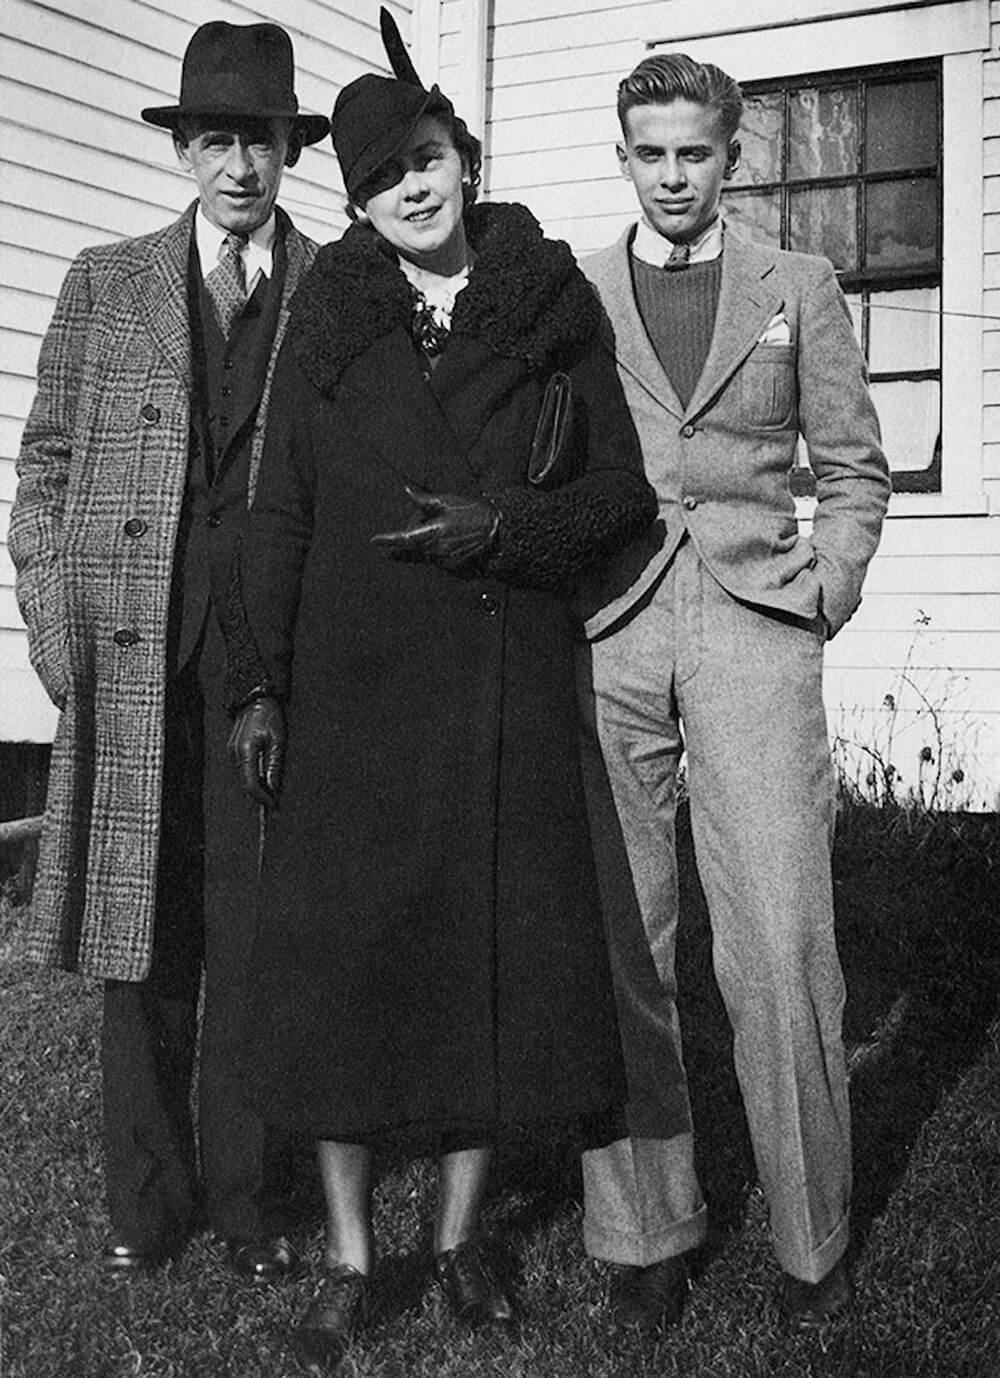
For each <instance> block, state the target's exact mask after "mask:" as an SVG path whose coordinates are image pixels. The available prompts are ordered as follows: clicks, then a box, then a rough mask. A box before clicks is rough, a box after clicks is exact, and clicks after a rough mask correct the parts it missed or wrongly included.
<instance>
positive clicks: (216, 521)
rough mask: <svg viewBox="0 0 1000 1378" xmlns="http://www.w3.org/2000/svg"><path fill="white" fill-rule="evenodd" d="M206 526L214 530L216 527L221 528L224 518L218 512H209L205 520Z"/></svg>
mask: <svg viewBox="0 0 1000 1378" xmlns="http://www.w3.org/2000/svg"><path fill="white" fill-rule="evenodd" d="M205 525H206V526H210V527H212V528H213V530H214V528H215V527H217V526H221V525H222V518H221V517H220V515H219V513H218V512H209V514H208V516H207V517H206V518H205Z"/></svg>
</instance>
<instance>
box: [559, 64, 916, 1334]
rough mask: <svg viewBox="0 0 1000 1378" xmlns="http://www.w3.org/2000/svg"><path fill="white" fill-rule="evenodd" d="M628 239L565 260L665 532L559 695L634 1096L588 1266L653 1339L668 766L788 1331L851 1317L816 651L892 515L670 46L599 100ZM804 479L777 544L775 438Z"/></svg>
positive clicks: (842, 377)
mask: <svg viewBox="0 0 1000 1378" xmlns="http://www.w3.org/2000/svg"><path fill="white" fill-rule="evenodd" d="M618 109H619V117H620V120H621V126H622V136H623V137H622V142H621V143H620V144H619V145H618V158H619V161H620V164H621V169H622V172H623V174H624V176H625V177H626V178H628V180H629V181H630V182H632V184H633V186H634V187H635V191H636V195H637V197H638V200H639V205H640V208H641V211H642V217H641V219H640V221H639V223H638V225H636V226H633V227H632V228H630V229H629V230H628V231H627V232H626V233H625V234H624V235H623V236H622V238H621V239H620V240H619V241H618V243H617V244H615V245H613V246H612V247H611V248H609V249H606V250H604V251H603V252H601V253H599V254H596V255H595V256H593V257H592V258H590V259H589V260H588V261H586V262H585V263H584V265H583V267H584V271H585V272H586V273H587V274H588V276H589V277H590V278H591V280H592V281H593V282H594V284H595V285H596V287H597V288H598V290H599V292H600V295H601V298H602V300H603V303H604V306H605V309H606V311H607V314H608V317H609V321H610V334H609V348H611V349H613V351H614V353H615V357H616V359H617V362H618V368H619V372H620V375H621V379H622V382H623V384H624V387H625V392H626V396H627V398H628V400H629V404H630V407H631V410H632V415H633V418H634V420H635V423H636V426H637V428H638V431H639V436H640V440H641V442H642V446H643V452H644V455H645V463H646V474H647V477H648V478H649V480H650V482H651V483H652V484H653V485H654V487H655V488H656V491H657V494H658V497H659V504H660V520H659V522H658V523H657V526H656V527H655V528H654V529H653V532H652V534H651V535H648V536H647V537H645V538H643V539H642V540H641V541H640V542H639V543H637V544H636V545H634V546H633V547H632V548H631V549H630V550H628V551H626V552H625V553H624V555H623V556H622V557H621V558H620V559H619V560H618V561H617V563H616V564H615V565H613V566H612V568H610V569H609V570H608V571H607V572H606V575H605V578H604V585H603V594H602V597H601V598H600V599H599V600H598V605H597V606H598V610H597V611H596V612H595V613H594V615H593V616H591V617H590V618H589V620H588V623H587V631H588V638H589V645H588V646H587V648H586V652H585V654H583V655H582V657H581V698H582V703H583V707H584V721H585V728H586V729H587V758H588V773H589V783H590V792H591V802H592V812H593V823H594V831H595V843H596V846H597V849H598V854H599V863H600V866H601V870H602V872H603V877H602V880H603V888H604V895H605V901H606V908H607V924H608V937H609V942H610V946H611V954H612V966H613V970H614V973H615V978H616V994H617V999H618V1009H619V1017H620V1023H621V1029H622V1038H623V1044H624V1049H625V1056H626V1066H627V1070H628V1075H629V1105H628V1134H629V1136H628V1137H625V1138H622V1139H620V1140H618V1141H617V1142H615V1143H613V1144H611V1145H610V1146H609V1147H607V1148H603V1149H600V1150H595V1151H593V1152H589V1153H587V1154H585V1155H584V1183H585V1189H586V1219H585V1236H586V1243H587V1247H588V1250H589V1252H590V1253H591V1254H592V1255H594V1256H595V1257H598V1258H602V1259H607V1260H610V1261H611V1262H612V1263H614V1264H616V1265H618V1266H617V1267H616V1269H615V1271H614V1273H613V1283H612V1306H613V1309H614V1311H615V1314H616V1316H617V1318H618V1319H619V1320H620V1321H621V1322H623V1323H626V1324H634V1325H637V1326H639V1327H641V1328H644V1329H649V1330H658V1329H660V1328H661V1327H662V1326H663V1325H665V1324H669V1323H670V1322H672V1321H674V1320H676V1319H677V1318H678V1317H679V1315H680V1313H681V1309H682V1307H683V1303H684V1297H685V1293H686V1290H687V1286H688V1279H687V1266H686V1262H685V1255H686V1254H687V1253H688V1252H689V1251H690V1250H691V1249H693V1248H695V1247H696V1246H697V1245H699V1244H700V1243H701V1241H702V1240H703V1239H704V1237H705V1230H706V1218H705V1215H706V1213H705V1206H704V1203H703V1200H702V1196H701V1192H700V1189H699V1185H698V1181H697V1178H696V1175H695V1171H694V1161H693V1158H694V1155H693V1141H692V1125H691V1112H690V1107H689V1103H688V1094H687V1087H686V1082H685V1073H684V1066H683V1061H682V1056H681V1047H680V1038H679V1031H678V1022H677V1010H676V1004H675V994H676V986H675V978H674V951H675V937H676V929H677V874H676V861H675V849H674V815H675V793H676V780H677V769H678V764H679V762H680V759H681V753H682V750H684V749H686V751H687V779H688V785H689V792H690V806H691V822H692V828H693V833H694V841H695V848H696V854H697V860H698V867H699V873H700V876H701V880H702V884H703V887H704V891H705V895H706V898H707V901H708V907H709V913H710V917H711V923H712V931H713V951H714V962H715V971H716V976H717V978H718V982H719V986H720V988H721V991H722V994H723V998H724V1000H725V1003H726V1008H727V1011H728V1014H729V1018H730V1021H731V1023H732V1027H733V1033H734V1045H735V1061H736V1070H737V1075H738V1078H739V1083H740V1088H741V1091H742V1095H743V1101H744V1106H745V1108H746V1113H747V1119H748V1122H749V1127H750V1134H751V1138H752V1141H753V1147H754V1153H755V1157H756V1162H757V1168H758V1174H759V1177H760V1181H761V1184H762V1186H763V1188H764V1191H765V1193H766V1196H767V1200H768V1204H769V1208H770V1220H771V1231H772V1238H773V1243H774V1248H775V1251H776V1254H777V1257H778V1261H779V1263H780V1266H781V1269H782V1271H783V1280H782V1287H781V1302H782V1304H783V1307H784V1310H785V1313H786V1314H787V1315H788V1316H789V1318H790V1319H791V1320H792V1321H793V1322H795V1323H797V1324H801V1325H812V1324H822V1323H824V1322H826V1321H827V1320H829V1319H831V1318H833V1317H835V1316H837V1315H840V1314H842V1313H843V1312H844V1311H845V1310H846V1309H847V1307H848V1305H849V1303H850V1295H851V1288H850V1279H849V1275H848V1271H847V1267H846V1264H845V1249H846V1247H847V1242H848V1240H847V1229H848V1225H847V1217H848V1205H849V1199H850V1186H851V1144H850V1120H849V1109H848V1098H847V1081H846V1074H845V1064H844V1051H843V1046H842V1040H841V1016H842V1011H843V1002H844V984H843V978H842V975H841V969H840V965H839V962H838V958H837V952H836V948H835V945H834V921H833V901H832V887H831V873H830V851H831V839H832V830H833V817H834V785H833V772H832V766H831V760H830V754H829V748H828V741H827V733H826V722H825V717H824V710H823V700H822V694H821V674H822V659H823V645H824V642H825V641H827V640H828V639H829V638H830V637H832V636H834V635H835V634H836V633H837V632H838V631H839V630H840V628H841V627H842V626H843V624H844V623H845V622H846V621H847V619H848V618H849V617H850V616H851V614H852V613H853V612H854V610H855V609H856V608H857V606H858V603H859V601H860V591H861V584H862V580H863V577H864V574H865V569H866V567H867V565H868V562H869V560H870V559H871V557H872V554H873V553H874V551H875V547H876V545H877V542H878V538H879V532H880V528H881V525H882V519H883V516H884V513H885V509H886V503H887V500H888V495H889V480H888V476H887V466H886V461H885V458H884V456H883V454H882V450H881V448H880V444H879V430H878V423H877V420H876V416H875V412H874V410H873V408H872V404H871V400H870V398H869V394H868V390H867V385H866V373H865V366H864V360H863V358H862V355H861V352H860V350H859V348H858V345H857V343H856V341H855V338H854V334H853V332H852V329H851V323H850V318H849V315H848V311H847V308H846V305H845V302H844V299H843V296H842V294H841V292H840V289H839V287H838V285H837V282H836V279H835V277H834V274H833V270H832V268H831V266H830V264H829V263H828V262H827V261H826V260H825V259H820V258H815V257H810V256H807V255H804V254H793V253H785V252H782V251H780V250H776V249H770V248H765V247H762V246H760V245H756V244H751V243H749V242H747V241H745V240H743V239H741V238H739V237H738V235H737V234H736V233H735V232H734V231H733V230H732V229H731V228H730V227H728V226H726V225H724V223H723V221H722V220H721V218H720V215H719V205H720V197H721V192H722V186H723V182H724V181H725V179H726V178H727V177H729V176H730V175H731V174H732V172H733V171H734V170H735V168H736V166H737V164H738V161H739V156H740V147H739V143H738V142H737V140H736V132H737V129H738V125H739V121H740V117H741V113H742V97H741V94H740V90H739V87H738V86H737V85H736V84H735V82H733V80H732V79H731V78H730V77H728V76H726V74H725V73H724V72H722V71H720V70H719V69H718V68H716V67H712V66H708V65H702V64H699V63H696V62H694V61H692V60H691V59H690V58H688V57H687V56H685V55H683V54H659V55H656V56H653V57H650V58H647V59H646V60H645V61H643V62H642V63H640V64H639V66H638V67H637V68H636V69H635V71H634V72H633V73H632V74H631V75H630V76H629V77H627V78H626V79H625V80H624V81H623V82H622V83H621V85H620V87H619V104H618ZM800 435H801V436H803V437H804V439H805V441H806V444H807V446H808V454H809V463H810V466H811V468H812V470H813V473H814V474H815V476H816V498H817V503H816V512H815V519H814V522H813V526H812V531H811V533H809V534H806V533H804V532H802V531H800V529H799V526H798V523H797V521H796V514H795V504H794V501H793V498H792V495H791V492H790V487H789V475H790V471H791V469H792V467H793V465H794V463H795V456H796V446H797V442H798V439H799V436H800Z"/></svg>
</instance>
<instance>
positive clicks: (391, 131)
mask: <svg viewBox="0 0 1000 1378" xmlns="http://www.w3.org/2000/svg"><path fill="white" fill-rule="evenodd" d="M379 25H380V27H381V30H382V43H383V45H384V47H385V51H386V56H387V57H388V59H389V65H390V66H391V67H392V70H393V72H394V73H395V76H392V77H379V76H376V75H375V74H374V73H371V72H369V73H366V74H365V76H363V77H358V78H357V80H356V81H352V82H349V83H348V85H347V86H345V87H344V88H343V89H342V90H341V92H340V94H339V95H338V96H337V100H336V103H335V104H334V107H333V115H332V117H331V120H330V133H331V137H332V138H333V147H334V149H335V150H336V153H337V157H338V159H339V160H340V169H341V172H342V173H343V177H344V186H345V187H346V188H347V194H348V196H350V197H351V198H352V199H354V197H355V196H356V195H357V193H358V191H359V190H361V188H363V187H364V186H365V184H366V183H369V182H371V180H372V178H373V175H374V174H375V173H376V172H377V171H378V169H379V168H380V167H381V166H382V165H383V164H384V163H386V162H388V161H389V159H390V158H392V156H393V154H395V153H397V152H398V151H399V150H400V149H401V148H402V147H403V145H404V144H405V143H406V141H407V139H408V138H409V137H410V134H411V133H412V132H413V130H414V129H415V128H416V125H417V122H418V121H419V120H421V119H422V118H423V117H424V115H444V116H445V117H446V118H447V119H449V120H454V119H455V118H456V116H455V108H454V106H453V105H452V103H451V101H450V100H449V99H448V97H447V96H446V95H445V94H444V92H443V91H441V89H440V88H439V87H438V86H432V87H431V89H430V90H429V91H428V90H427V89H426V87H425V86H424V84H423V82H422V81H421V80H420V78H419V76H418V75H417V71H416V68H415V67H414V65H413V63H412V62H411V61H410V55H409V53H408V52H407V51H406V46H405V44H404V43H403V40H402V38H401V36H400V33H399V29H398V28H397V27H396V22H395V20H394V19H393V17H392V15H391V14H389V12H388V10H386V9H384V8H383V9H381V10H380V11H379Z"/></svg>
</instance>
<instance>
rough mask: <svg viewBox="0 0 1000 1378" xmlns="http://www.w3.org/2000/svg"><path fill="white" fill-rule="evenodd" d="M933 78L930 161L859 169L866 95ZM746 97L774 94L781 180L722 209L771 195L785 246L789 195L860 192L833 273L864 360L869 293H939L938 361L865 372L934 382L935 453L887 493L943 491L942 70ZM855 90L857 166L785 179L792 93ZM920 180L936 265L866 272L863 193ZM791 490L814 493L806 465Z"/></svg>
mask: <svg viewBox="0 0 1000 1378" xmlns="http://www.w3.org/2000/svg"><path fill="white" fill-rule="evenodd" d="M928 78H929V79H931V80H932V81H933V82H934V97H935V120H936V135H937V137H936V146H935V148H934V150H933V152H934V159H933V161H928V162H926V163H922V164H913V165H911V166H909V167H905V168H893V169H891V170H890V169H878V170H872V169H869V168H867V167H866V166H865V162H866V159H865V151H866V150H865V139H866V135H867V119H866V115H867V102H868V96H869V91H870V89H871V88H872V87H874V86H892V85H903V84H906V83H909V82H912V81H915V80H921V79H925V80H926V79H928ZM741 85H742V89H743V92H744V95H746V96H756V95H773V94H780V95H781V97H782V150H781V168H780V174H781V175H780V178H778V179H772V180H770V181H766V182H740V183H735V184H733V185H731V186H727V187H726V188H725V189H724V193H723V209H725V206H726V204H727V202H729V201H730V200H731V199H733V200H740V199H749V198H750V197H751V196H753V195H755V194H756V195H760V194H768V193H770V194H774V193H777V194H778V195H779V197H780V206H779V222H780V234H781V245H780V247H782V248H785V247H788V244H789V239H790V235H791V218H792V204H793V197H794V193H796V192H802V191H808V190H810V189H811V188H836V187H845V186H853V187H857V188H858V195H857V196H856V198H855V211H854V213H855V233H856V237H857V246H858V259H859V262H858V265H857V266H856V267H855V268H852V269H838V270H837V278H838V281H839V282H840V285H841V287H842V289H843V291H844V293H845V295H847V296H848V297H849V298H853V299H857V300H858V303H859V315H860V327H861V330H860V338H861V346H862V349H863V351H864V354H865V358H866V360H867V359H868V357H869V341H870V313H869V311H868V310H867V309H865V305H866V303H867V302H868V301H869V300H870V298H871V295H872V294H873V293H874V292H887V291H899V290H906V289H910V290H912V289H927V288H933V289H936V290H937V293H938V310H937V358H938V364H937V367H936V368H923V369H900V370H881V371H878V372H872V373H871V374H870V381H871V382H872V383H873V384H879V383H893V382H924V381H930V382H936V383H937V384H938V428H937V436H936V438H935V443H934V451H933V455H932V459H931V462H930V464H929V465H927V466H925V467H924V468H922V469H909V470H908V469H894V470H893V473H892V481H893V489H894V491H896V492H899V493H903V492H909V493H933V494H940V493H941V492H942V477H943V476H942V463H941V458H942V432H943V425H944V410H945V377H944V330H943V322H944V311H945V298H944V273H945V256H946V255H945V195H946V186H947V182H946V176H945V158H944V137H945V114H946V111H945V70H944V62H943V61H942V59H941V58H940V57H937V56H935V57H923V58H915V59H913V60H911V61H905V62H892V63H885V62H883V63H874V64H871V65H867V66H856V65H855V66H851V67H833V68H825V69H823V70H822V71H818V72H795V73H786V74H782V75H780V76H773V77H766V78H761V79H756V80H748V81H744V82H742V83H741ZM850 87H853V88H854V89H855V90H856V92H857V126H858V150H857V168H856V170H855V171H854V172H852V173H837V174H833V175H829V176H818V177H817V176H810V177H803V176H793V175H791V170H790V163H791V150H792V139H791V121H792V114H791V110H792V96H793V95H794V93H795V92H796V91H801V90H803V89H817V90H821V89H823V88H827V89H847V88H850ZM905 181H922V182H930V183H932V184H933V186H934V188H935V191H936V220H935V225H934V248H935V254H934V262H933V265H929V266H926V267H917V266H904V267H890V268H881V269H871V268H870V267H868V265H867V264H866V263H862V261H861V260H863V258H864V255H865V250H866V246H867V228H868V198H867V196H866V195H865V194H864V189H865V188H867V187H868V186H869V185H871V184H873V183H876V184H880V185H886V184H889V183H892V182H905ZM792 479H793V483H792V487H793V491H794V492H795V493H796V494H797V495H799V496H808V495H810V494H811V493H812V492H813V491H814V490H815V480H814V478H813V475H812V473H811V471H810V470H809V469H807V468H799V469H796V470H795V471H794V473H793V475H792Z"/></svg>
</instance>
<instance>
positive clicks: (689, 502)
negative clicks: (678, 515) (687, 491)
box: [684, 498, 698, 512]
mask: <svg viewBox="0 0 1000 1378" xmlns="http://www.w3.org/2000/svg"><path fill="white" fill-rule="evenodd" d="M684 506H685V507H686V508H687V510H688V511H689V512H693V511H694V509H695V508H696V507H697V506H698V499H697V498H685V499H684Z"/></svg>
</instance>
